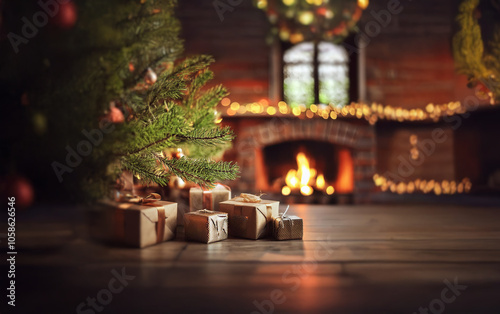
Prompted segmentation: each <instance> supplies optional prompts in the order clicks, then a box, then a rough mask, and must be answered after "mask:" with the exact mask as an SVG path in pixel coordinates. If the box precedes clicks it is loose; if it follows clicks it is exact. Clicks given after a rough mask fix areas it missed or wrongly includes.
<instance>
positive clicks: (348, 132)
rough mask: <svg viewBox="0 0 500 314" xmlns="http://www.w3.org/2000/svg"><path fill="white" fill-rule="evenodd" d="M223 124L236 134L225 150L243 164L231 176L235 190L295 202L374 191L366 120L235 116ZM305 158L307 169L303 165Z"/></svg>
mask: <svg viewBox="0 0 500 314" xmlns="http://www.w3.org/2000/svg"><path fill="white" fill-rule="evenodd" d="M224 124H226V125H229V126H231V127H232V128H233V130H235V133H236V135H237V137H236V140H235V143H234V147H233V148H232V149H231V150H229V151H228V152H227V153H226V155H225V159H227V160H235V161H237V162H238V163H239V164H240V168H241V177H240V179H239V180H236V181H234V182H232V188H233V189H234V190H236V192H240V191H241V192H245V191H247V192H253V193H259V192H263V193H267V194H271V195H272V196H273V197H280V198H281V199H282V200H283V199H286V200H287V201H288V202H296V203H298V202H300V203H303V202H305V203H315V202H320V203H325V202H328V203H331V202H338V201H339V200H340V199H341V200H343V201H342V202H345V200H346V199H348V200H351V201H352V202H354V203H365V202H369V201H370V195H371V194H372V193H373V192H374V191H375V186H374V183H373V175H374V174H375V166H376V159H375V158H376V153H375V133H374V128H373V126H371V125H369V124H368V123H364V122H363V121H359V120H353V119H344V120H339V119H337V120H332V119H328V120H326V119H307V120H306V119H300V118H296V117H295V118H294V117H273V118H267V117H258V118H255V117H251V118H249V117H231V118H225V119H224ZM304 157H305V159H304ZM305 160H306V161H305ZM301 163H302V164H301ZM304 163H305V164H307V168H308V170H305V171H303V170H302V169H306V167H305V165H304ZM304 173H306V175H304ZM287 177H288V180H287ZM292 177H293V178H292ZM287 181H288V182H287ZM294 183H295V184H294Z"/></svg>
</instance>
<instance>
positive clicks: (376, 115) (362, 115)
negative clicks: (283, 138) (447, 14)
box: [221, 98, 494, 125]
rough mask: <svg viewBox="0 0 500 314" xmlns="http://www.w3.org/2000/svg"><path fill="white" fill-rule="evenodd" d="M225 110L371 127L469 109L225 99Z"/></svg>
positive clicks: (456, 105) (454, 104) (455, 105)
mask: <svg viewBox="0 0 500 314" xmlns="http://www.w3.org/2000/svg"><path fill="white" fill-rule="evenodd" d="M221 104H222V106H223V108H224V110H223V111H222V112H223V113H224V114H225V115H226V116H230V117H231V116H239V115H260V116H275V115H280V116H287V115H289V116H295V117H300V118H308V119H312V118H317V117H321V118H323V119H325V120H327V119H333V120H335V119H337V118H338V117H346V118H357V119H365V120H366V121H368V122H369V123H370V124H372V125H373V124H375V123H376V122H377V121H378V120H391V121H399V122H403V121H429V120H430V121H434V122H437V121H439V119H440V118H442V117H446V116H453V115H456V114H464V113H466V112H467V111H468V110H467V107H466V106H465V105H464V104H462V103H461V102H459V101H454V102H449V103H446V104H439V105H438V104H432V103H430V104H428V105H427V106H425V108H424V109H422V108H414V109H407V108H402V107H393V106H390V105H381V104H377V103H372V104H371V105H369V104H365V103H357V102H352V103H350V104H349V105H346V106H344V107H341V108H339V107H336V106H334V105H323V104H321V105H314V104H313V105H310V106H309V108H307V107H306V106H305V105H302V106H294V107H291V106H289V105H288V104H287V103H286V102H284V101H280V102H278V104H277V106H273V105H270V104H269V101H268V100H267V99H261V100H260V101H258V102H253V103H248V104H240V103H238V102H232V101H231V100H230V99H229V98H224V99H223V100H222V101H221ZM490 104H491V105H494V101H493V98H491V99H490Z"/></svg>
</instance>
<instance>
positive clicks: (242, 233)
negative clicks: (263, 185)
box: [219, 200, 280, 240]
mask: <svg viewBox="0 0 500 314" xmlns="http://www.w3.org/2000/svg"><path fill="white" fill-rule="evenodd" d="M279 204H280V202H278V201H270V200H261V201H260V202H258V203H249V202H241V201H235V200H230V201H225V202H221V203H220V204H219V205H220V206H219V210H220V211H221V212H226V213H228V214H229V235H231V236H235V237H240V238H247V239H253V240H257V239H260V238H263V237H265V236H267V235H270V228H271V222H272V219H273V217H277V216H278V209H279Z"/></svg>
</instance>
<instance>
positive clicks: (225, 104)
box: [220, 97, 231, 107]
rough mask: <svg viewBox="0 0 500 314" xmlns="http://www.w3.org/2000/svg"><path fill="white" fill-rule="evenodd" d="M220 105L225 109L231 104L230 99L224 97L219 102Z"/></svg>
mask: <svg viewBox="0 0 500 314" xmlns="http://www.w3.org/2000/svg"><path fill="white" fill-rule="evenodd" d="M220 103H221V104H222V105H223V106H224V107H227V106H229V105H230V104H231V99H229V98H227V97H225V98H222V100H221V101H220Z"/></svg>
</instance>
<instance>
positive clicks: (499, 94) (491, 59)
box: [453, 0, 500, 104]
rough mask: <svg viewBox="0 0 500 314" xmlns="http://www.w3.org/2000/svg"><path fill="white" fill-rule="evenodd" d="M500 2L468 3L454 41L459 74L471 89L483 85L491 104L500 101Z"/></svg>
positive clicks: (462, 9) (470, 0)
mask: <svg viewBox="0 0 500 314" xmlns="http://www.w3.org/2000/svg"><path fill="white" fill-rule="evenodd" d="M499 19H500V2H499V1H497V0H488V1H480V0H464V1H462V3H461V4H460V7H459V13H458V16H457V22H458V23H459V26H460V30H459V31H458V32H457V33H456V35H455V37H454V38H453V52H454V57H455V63H456V67H457V70H458V72H459V73H461V74H465V75H467V76H468V77H469V87H471V88H472V87H476V86H477V85H478V84H481V86H480V91H481V93H483V94H485V95H488V96H490V98H491V102H492V104H493V103H495V102H496V103H498V102H499V101H500V23H499Z"/></svg>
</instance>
